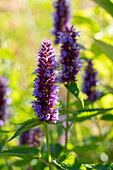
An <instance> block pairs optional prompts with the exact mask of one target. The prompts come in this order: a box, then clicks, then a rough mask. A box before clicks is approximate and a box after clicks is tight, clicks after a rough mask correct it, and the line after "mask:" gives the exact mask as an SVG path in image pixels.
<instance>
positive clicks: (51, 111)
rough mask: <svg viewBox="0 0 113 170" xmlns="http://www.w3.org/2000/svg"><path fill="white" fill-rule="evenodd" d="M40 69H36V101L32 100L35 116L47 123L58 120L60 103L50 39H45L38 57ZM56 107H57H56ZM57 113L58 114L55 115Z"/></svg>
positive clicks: (34, 91)
mask: <svg viewBox="0 0 113 170" xmlns="http://www.w3.org/2000/svg"><path fill="white" fill-rule="evenodd" d="M37 66H38V69H36V70H35V74H36V78H35V80H34V81H35V82H34V86H33V87H34V90H33V96H35V101H33V102H32V108H33V110H34V111H35V116H37V117H38V119H39V120H40V121H45V122H47V123H49V122H54V123H56V122H57V120H58V115H59V113H58V111H57V113H56V109H57V108H56V104H57V103H58V95H57V90H58V85H55V83H56V82H57V83H58V79H57V77H55V73H56V70H57V67H56V69H55V66H56V61H55V53H54V50H53V48H51V43H50V42H49V41H47V40H46V41H43V42H42V44H41V48H40V51H39V52H38V59H37ZM55 108H56V109H55ZM55 114H57V116H54V115H55Z"/></svg>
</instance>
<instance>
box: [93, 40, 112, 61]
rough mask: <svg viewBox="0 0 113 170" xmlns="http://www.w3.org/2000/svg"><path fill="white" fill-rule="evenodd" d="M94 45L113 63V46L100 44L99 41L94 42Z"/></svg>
mask: <svg viewBox="0 0 113 170" xmlns="http://www.w3.org/2000/svg"><path fill="white" fill-rule="evenodd" d="M94 45H95V46H97V48H99V50H100V51H101V52H102V53H105V54H106V56H108V57H109V58H110V59H111V60H112V61H113V46H112V45H110V44H107V43H105V42H102V41H100V40H94Z"/></svg>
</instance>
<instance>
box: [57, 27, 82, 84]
mask: <svg viewBox="0 0 113 170" xmlns="http://www.w3.org/2000/svg"><path fill="white" fill-rule="evenodd" d="M77 36H78V32H76V31H75V29H74V28H73V26H72V27H71V28H68V27H66V28H65V29H64V30H63V32H59V33H58V39H59V42H60V43H61V50H60V62H61V67H62V73H61V76H60V80H61V82H67V83H68V84H69V83H70V82H72V81H77V80H76V75H77V73H78V72H79V71H80V68H81V66H82V64H81V62H83V61H82V60H79V53H80V52H79V51H80V45H79V44H77ZM66 37H67V38H66Z"/></svg>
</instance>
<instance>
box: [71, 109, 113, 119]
mask: <svg viewBox="0 0 113 170" xmlns="http://www.w3.org/2000/svg"><path fill="white" fill-rule="evenodd" d="M110 110H113V108H107V109H104V108H99V109H83V110H78V111H77V112H76V113H75V114H74V115H72V118H70V121H72V120H74V121H75V122H80V121H84V120H87V119H90V118H91V117H93V116H97V115H99V114H102V113H105V112H107V111H110Z"/></svg>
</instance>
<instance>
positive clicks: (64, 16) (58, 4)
mask: <svg viewBox="0 0 113 170" xmlns="http://www.w3.org/2000/svg"><path fill="white" fill-rule="evenodd" d="M53 6H54V8H55V12H53V25H54V30H53V31H52V34H53V35H55V40H54V44H58V39H57V36H58V32H62V31H63V29H64V28H65V27H66V26H68V25H69V18H70V3H69V1H68V0H57V1H55V2H54V3H53Z"/></svg>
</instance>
